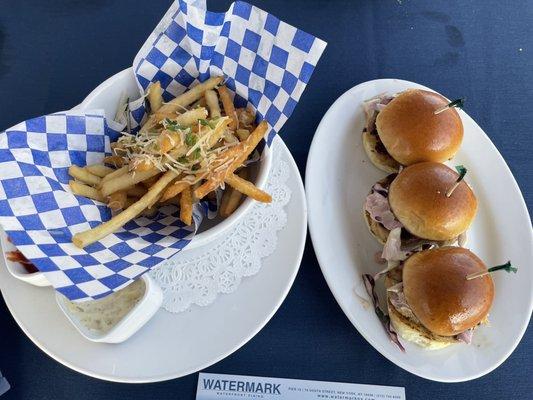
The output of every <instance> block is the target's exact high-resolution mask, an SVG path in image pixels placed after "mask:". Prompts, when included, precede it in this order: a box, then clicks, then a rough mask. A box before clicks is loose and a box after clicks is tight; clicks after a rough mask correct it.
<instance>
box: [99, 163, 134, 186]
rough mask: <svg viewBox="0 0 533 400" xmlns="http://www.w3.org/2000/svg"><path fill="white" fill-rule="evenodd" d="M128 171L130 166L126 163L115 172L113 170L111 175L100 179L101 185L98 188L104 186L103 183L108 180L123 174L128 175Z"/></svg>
mask: <svg viewBox="0 0 533 400" xmlns="http://www.w3.org/2000/svg"><path fill="white" fill-rule="evenodd" d="M127 173H128V166H127V165H125V166H123V167H121V168H119V169H117V170H115V171H113V172H111V173H110V174H109V175H106V176H104V177H103V178H102V180H101V181H100V185H98V188H99V189H100V188H101V187H102V185H103V184H104V183H105V182H107V181H110V180H113V179H116V178H118V177H120V176H122V175H126V174H127Z"/></svg>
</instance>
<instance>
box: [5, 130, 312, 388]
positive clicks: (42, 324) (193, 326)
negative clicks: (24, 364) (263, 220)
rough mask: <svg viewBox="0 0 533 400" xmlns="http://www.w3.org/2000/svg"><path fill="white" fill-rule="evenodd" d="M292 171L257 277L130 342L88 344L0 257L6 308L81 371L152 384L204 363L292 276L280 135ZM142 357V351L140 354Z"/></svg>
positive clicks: (291, 231) (261, 318) (267, 309)
mask: <svg viewBox="0 0 533 400" xmlns="http://www.w3.org/2000/svg"><path fill="white" fill-rule="evenodd" d="M273 146H280V147H281V148H282V158H283V159H284V160H287V161H288V164H289V166H290V170H291V174H290V179H289V181H288V182H287V184H288V186H289V188H290V189H291V191H292V194H291V201H290V202H289V204H288V205H287V206H286V208H285V210H286V212H287V218H288V222H287V225H286V226H285V228H284V229H282V230H281V231H279V232H278V247H277V249H276V251H275V253H274V254H272V255H270V256H269V257H266V258H264V259H263V260H262V262H263V266H262V268H261V270H260V272H259V273H258V274H257V275H255V276H254V277H251V278H247V279H244V280H243V281H242V282H241V284H240V286H239V288H238V290H237V291H236V292H235V293H232V294H228V295H219V297H218V298H217V299H216V301H215V302H214V303H213V304H212V305H210V306H208V307H196V306H193V307H192V308H191V309H190V310H189V311H186V312H183V313H180V314H171V313H168V312H166V311H164V310H159V311H158V312H157V313H156V315H155V316H154V317H153V318H152V319H151V320H150V321H149V322H148V323H147V324H146V326H144V327H143V328H142V329H141V330H140V331H139V332H137V333H136V334H135V335H133V336H132V337H131V338H130V339H128V341H126V342H124V343H121V344H116V345H109V344H101V343H92V342H89V341H88V340H86V339H84V338H83V337H82V336H81V335H80V334H79V333H78V332H77V331H76V329H75V328H74V327H73V326H72V325H71V324H70V322H69V321H68V320H67V318H66V317H65V316H64V315H63V313H62V312H61V310H60V309H59V308H58V306H57V304H56V301H55V296H54V291H53V290H52V289H51V288H38V287H35V286H32V285H28V284H27V283H25V282H22V281H20V280H18V279H15V278H14V277H12V276H11V275H10V274H9V272H8V271H7V269H6V268H5V265H4V261H3V260H2V261H0V290H1V291H2V295H3V297H4V300H5V302H6V304H7V306H8V308H9V310H10V311H11V314H12V315H13V317H14V318H15V320H16V321H17V323H18V324H19V326H20V327H21V329H22V330H23V331H24V333H26V335H28V337H29V338H30V339H31V340H32V341H33V342H34V343H35V344H36V345H37V346H38V347H39V348H41V350H43V351H44V352H45V353H46V354H48V355H49V356H51V357H52V358H54V359H56V360H57V361H59V362H60V363H62V364H64V365H66V366H67V367H69V368H72V369H74V370H76V371H78V372H81V373H83V374H86V375H90V376H93V377H95V378H100V379H105V380H109V381H116V382H131V383H141V382H157V381H163V380H167V379H173V378H178V377H181V376H184V375H187V374H191V373H193V372H196V371H199V370H201V369H203V368H206V367H208V366H210V365H212V364H214V363H215V362H217V361H220V360H222V359H223V358H225V357H227V356H228V355H230V354H231V353H233V352H234V351H236V350H237V349H239V348H240V347H241V346H243V345H244V344H245V343H246V342H248V341H249V340H250V339H251V338H252V337H254V336H255V335H256V334H257V333H258V332H259V331H260V330H261V329H262V328H263V327H264V326H265V324H266V323H267V322H268V321H269V320H270V318H271V317H272V316H273V315H274V313H275V312H276V311H277V309H278V308H279V306H280V305H281V303H282V302H283V300H284V299H285V297H286V296H287V293H288V292H289V289H290V287H291V286H292V283H293V281H294V278H295V277H296V273H297V272H298V268H299V266H300V261H301V259H302V255H303V250H304V244H305V238H306V233H307V208H306V202H305V195H304V189H303V184H302V180H301V178H300V174H299V172H298V168H297V167H296V163H295V162H294V159H293V158H292V156H291V155H290V153H289V150H288V149H287V147H286V146H285V144H284V143H283V141H282V140H281V139H280V138H279V137H278V138H276V139H275V140H274V142H273ZM141 355H142V356H141Z"/></svg>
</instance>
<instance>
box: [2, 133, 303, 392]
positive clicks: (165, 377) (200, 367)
mask: <svg viewBox="0 0 533 400" xmlns="http://www.w3.org/2000/svg"><path fill="white" fill-rule="evenodd" d="M273 144H275V146H280V147H281V151H285V152H286V155H287V156H288V157H287V162H289V164H290V167H291V169H292V171H293V175H294V177H292V178H289V179H294V181H295V184H296V187H297V190H298V191H299V193H300V195H301V199H302V204H301V210H302V212H301V220H299V222H298V221H295V222H294V223H295V224H298V225H299V227H300V236H299V238H300V240H299V243H298V246H297V247H294V248H295V254H297V257H296V262H295V267H294V268H293V271H292V273H291V275H290V277H289V279H288V280H287V281H286V284H285V287H284V288H283V292H282V294H281V295H280V296H279V298H278V299H277V301H276V302H274V303H273V304H272V308H271V310H270V312H269V313H268V314H267V315H266V316H265V318H264V319H263V320H262V321H261V323H259V324H257V326H256V327H255V328H254V329H253V330H250V332H249V333H248V334H247V335H246V336H243V338H242V339H241V340H239V341H238V343H237V344H236V345H234V346H233V347H231V348H230V349H228V350H226V351H225V352H223V353H221V354H219V355H218V356H217V357H215V358H212V359H210V361H207V362H205V363H203V364H201V365H197V366H193V367H191V368H189V369H186V370H184V371H183V372H180V373H178V374H165V375H159V376H152V377H147V378H130V377H127V378H123V377H118V376H110V375H106V374H102V373H97V372H95V371H87V370H85V369H84V368H80V367H78V366H76V365H74V364H73V363H72V362H70V361H68V360H66V359H64V357H62V356H60V355H57V354H54V353H53V352H51V351H49V350H48V349H47V348H46V346H45V344H44V343H41V341H40V340H38V339H37V338H36V337H34V335H32V333H31V332H30V330H29V329H28V327H27V326H26V325H24V324H23V322H22V321H21V319H20V318H19V317H18V315H17V313H16V312H15V311H14V310H15V308H16V307H15V305H14V304H12V303H11V302H10V301H8V299H7V298H6V295H5V293H4V292H3V291H1V290H0V293H1V294H2V298H3V299H4V302H5V304H6V306H7V309H8V310H9V312H10V314H11V316H12V317H13V319H14V320H15V322H16V323H17V325H18V326H19V327H20V329H21V330H22V331H23V332H24V334H25V335H26V336H27V337H28V338H29V339H30V340H31V341H32V342H33V343H34V344H35V345H36V346H37V347H38V348H39V349H40V350H42V351H43V352H44V353H45V354H46V355H48V356H49V357H50V358H52V359H53V360H55V361H57V362H59V363H60V364H62V365H64V366H66V367H68V368H70V369H71V370H74V371H76V372H78V373H80V374H83V375H86V376H90V377H92V378H96V379H99V380H103V381H108V382H118V383H134V384H138V383H155V382H164V381H168V380H172V379H178V378H181V377H184V376H188V375H191V374H194V373H196V372H198V371H201V370H203V369H205V368H208V367H209V366H211V365H214V364H216V363H218V362H219V361H221V360H223V359H225V358H226V357H228V356H230V355H231V354H233V353H235V352H236V351H237V350H239V349H240V348H241V347H243V346H244V345H245V344H247V343H248V342H249V341H250V340H251V339H253V338H254V337H255V336H256V335H257V334H258V333H259V332H260V331H261V330H262V329H263V328H264V327H265V326H266V325H267V324H268V322H270V320H271V319H272V317H273V316H274V315H275V314H276V313H277V311H278V310H279V308H280V307H281V305H282V304H283V302H284V301H285V299H286V298H287V295H288V294H289V291H290V290H291V288H292V286H293V284H294V281H295V279H296V276H297V275H298V272H299V270H300V266H301V262H302V258H303V254H304V250H305V243H306V241H307V215H308V213H307V197H306V195H305V189H304V184H303V181H302V177H301V175H300V173H299V170H298V166H297V164H296V161H295V160H294V157H293V156H292V154H291V152H290V150H289V148H288V147H287V145H286V144H285V142H284V141H283V140H282V139H281V137H280V136H279V135H277V136H276V138H275V139H274V141H273ZM208 245H209V243H206V244H205V245H202V246H200V247H203V246H208ZM277 249H278V247H276V251H277ZM1 250H2V251H4V250H3V248H2V249H1ZM2 262H3V261H2V260H0V264H1V263H2ZM250 278H254V277H253V276H252V277H250ZM13 279H15V278H13ZM34 289H36V290H38V289H44V290H46V289H47V288H37V287H36V288H34ZM237 290H238V289H237ZM50 295H51V296H52V295H53V293H52V292H51V293H50ZM230 295H231V293H230ZM215 301H216V300H215ZM104 345H105V344H104Z"/></svg>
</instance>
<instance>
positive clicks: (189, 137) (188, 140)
mask: <svg viewBox="0 0 533 400" xmlns="http://www.w3.org/2000/svg"><path fill="white" fill-rule="evenodd" d="M197 141H198V137H197V136H196V135H193V134H192V133H187V134H186V135H185V144H186V145H187V146H194V145H195V144H196V142H197Z"/></svg>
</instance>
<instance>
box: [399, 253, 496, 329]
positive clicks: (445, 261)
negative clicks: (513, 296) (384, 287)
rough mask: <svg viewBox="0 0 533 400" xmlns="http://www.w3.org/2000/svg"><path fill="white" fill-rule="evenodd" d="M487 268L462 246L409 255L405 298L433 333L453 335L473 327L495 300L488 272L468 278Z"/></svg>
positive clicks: (406, 265) (404, 272)
mask: <svg viewBox="0 0 533 400" xmlns="http://www.w3.org/2000/svg"><path fill="white" fill-rule="evenodd" d="M486 270H487V268H486V266H485V264H484V263H483V261H481V260H480V259H479V258H478V257H477V256H476V255H475V254H474V253H472V252H471V251H469V250H467V249H464V248H462V247H441V248H439V249H433V250H426V251H421V252H419V253H415V254H414V255H412V256H411V257H409V258H408V259H407V260H406V261H405V263H404V266H403V288H404V294H405V299H406V301H407V303H408V304H409V306H410V308H411V310H412V311H413V313H414V315H416V317H417V318H418V319H419V320H420V323H421V324H422V325H423V326H424V327H425V328H426V329H427V330H428V331H429V332H431V333H432V334H434V335H437V336H444V337H450V336H454V335H457V334H459V333H462V332H464V331H466V330H468V329H471V328H474V327H475V326H477V325H478V324H479V323H481V322H483V321H484V320H485V318H486V317H487V315H488V312H489V309H490V307H491V305H492V302H493V300H494V283H493V281H492V278H491V276H490V274H489V275H485V276H482V277H479V278H476V279H472V280H467V279H466V276H467V275H469V274H472V273H475V272H480V271H486Z"/></svg>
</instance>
